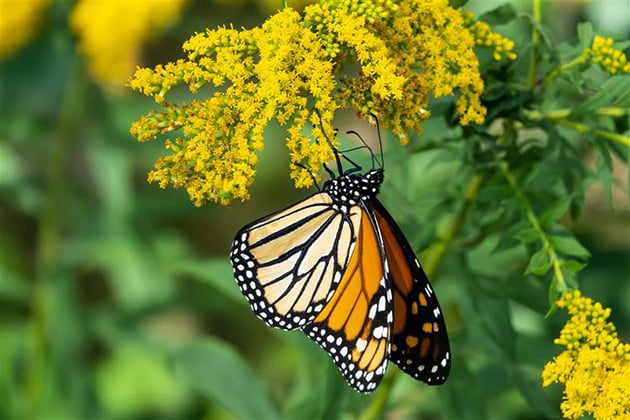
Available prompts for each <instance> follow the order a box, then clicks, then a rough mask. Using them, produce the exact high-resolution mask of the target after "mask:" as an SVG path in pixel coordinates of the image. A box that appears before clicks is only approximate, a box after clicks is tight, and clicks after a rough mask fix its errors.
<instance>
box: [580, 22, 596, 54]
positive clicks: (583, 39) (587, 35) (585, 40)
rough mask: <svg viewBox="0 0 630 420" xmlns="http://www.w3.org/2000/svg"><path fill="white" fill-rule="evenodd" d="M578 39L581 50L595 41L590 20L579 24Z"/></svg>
mask: <svg viewBox="0 0 630 420" xmlns="http://www.w3.org/2000/svg"><path fill="white" fill-rule="evenodd" d="M577 35H578V40H579V41H580V50H584V49H585V48H587V47H589V46H590V45H591V43H592V42H593V26H592V25H591V23H590V22H584V23H580V24H578V27H577Z"/></svg>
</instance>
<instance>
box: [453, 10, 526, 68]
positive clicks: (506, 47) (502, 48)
mask: <svg viewBox="0 0 630 420" xmlns="http://www.w3.org/2000/svg"><path fill="white" fill-rule="evenodd" d="M474 18H475V15H474V14H473V13H472V12H469V11H466V12H464V21H465V22H466V26H467V27H468V29H469V30H470V32H471V33H472V34H473V36H474V37H475V44H476V45H477V46H479V47H486V48H489V49H491V50H492V57H493V58H494V59H495V60H496V61H500V60H503V59H504V58H507V59H509V60H515V59H516V53H514V52H513V51H512V50H513V49H514V41H512V40H511V39H508V38H505V37H503V36H502V35H501V34H498V33H496V32H492V29H490V25H488V24H487V23H486V22H482V21H480V20H477V21H475V20H474Z"/></svg>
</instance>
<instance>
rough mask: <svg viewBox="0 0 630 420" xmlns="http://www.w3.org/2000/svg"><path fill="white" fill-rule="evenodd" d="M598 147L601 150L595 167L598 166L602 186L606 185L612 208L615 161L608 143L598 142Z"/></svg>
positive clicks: (605, 188) (605, 190)
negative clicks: (607, 145)
mask: <svg viewBox="0 0 630 420" xmlns="http://www.w3.org/2000/svg"><path fill="white" fill-rule="evenodd" d="M596 146H597V149H598V150H599V156H598V158H597V161H596V162H595V167H596V168H597V175H598V176H599V179H600V180H601V181H602V186H603V187H604V192H605V193H606V198H607V199H608V205H609V206H610V208H611V209H612V208H613V207H614V203H613V195H612V189H613V162H612V158H611V156H610V152H609V151H608V149H607V147H606V144H605V143H603V142H597V143H596Z"/></svg>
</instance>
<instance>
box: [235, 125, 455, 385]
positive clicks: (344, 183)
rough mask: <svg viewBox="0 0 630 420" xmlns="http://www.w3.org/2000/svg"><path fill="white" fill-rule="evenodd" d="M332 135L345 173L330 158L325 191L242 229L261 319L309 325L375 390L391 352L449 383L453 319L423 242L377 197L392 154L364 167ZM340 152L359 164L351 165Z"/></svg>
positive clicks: (356, 381)
mask: <svg viewBox="0 0 630 420" xmlns="http://www.w3.org/2000/svg"><path fill="white" fill-rule="evenodd" d="M377 127H378V122H377ZM322 132H323V129H322ZM354 134H356V133H354ZM326 140H327V141H328V144H329V145H330V147H331V148H332V149H333V152H334V154H335V160H336V163H337V169H338V174H337V175H335V174H334V173H333V172H332V171H331V170H330V169H329V168H328V167H327V166H326V165H324V168H325V169H326V170H327V171H328V172H329V174H330V175H331V178H330V179H329V180H328V181H326V182H325V184H324V186H323V188H322V189H321V190H319V191H318V192H316V193H314V194H313V195H311V196H310V197H307V198H305V199H304V200H302V201H299V202H297V203H295V204H293V205H291V206H289V207H287V208H285V209H284V210H280V211H278V212H276V213H273V214H271V215H269V216H266V217H263V218H261V219H259V220H256V221H254V222H252V223H250V224H248V225H247V226H245V227H243V228H242V229H241V230H240V231H239V232H238V233H237V234H236V237H235V239H234V242H233V244H232V249H231V252H230V259H231V262H232V269H233V271H234V277H235V278H236V282H237V283H238V286H239V288H240V290H241V292H242V293H243V295H245V297H246V298H247V300H248V301H249V304H250V306H251V308H252V310H253V312H254V313H255V314H256V316H257V317H258V318H260V319H261V320H263V321H264V322H265V323H266V324H267V325H269V326H271V327H275V328H279V329H282V330H293V329H301V330H302V331H303V332H304V333H306V335H307V336H308V337H309V338H310V339H312V340H313V341H315V342H316V343H317V344H318V345H319V346H320V347H322V348H323V349H324V350H325V351H326V352H328V354H329V355H330V357H331V358H332V359H333V361H334V362H335V364H336V365H337V367H338V368H339V370H340V371H341V373H342V374H343V376H344V378H345V379H346V381H347V382H348V384H349V385H350V386H351V387H352V388H354V389H355V390H356V391H359V392H362V393H369V392H372V391H373V390H374V389H375V388H376V387H377V385H378V384H379V383H380V381H381V379H382V378H383V375H384V374H385V370H386V368H387V363H388V360H391V361H393V362H394V363H395V364H397V365H398V367H399V368H400V369H402V370H403V371H404V372H405V373H407V374H408V375H410V376H412V377H413V378H415V379H417V380H421V381H424V382H426V383H427V384H429V385H438V384H441V383H443V382H444V381H445V380H446V378H447V376H448V374H449V371H450V366H451V357H450V349H449V343H448V336H447V333H446V326H445V323H444V318H443V317H442V311H441V310H440V305H439V304H438V301H437V298H436V296H435V293H434V291H433V289H432V288H431V285H430V284H429V281H428V279H427V277H426V275H425V274H424V271H423V270H422V267H421V266H420V263H419V262H418V260H417V258H416V256H415V254H414V252H413V248H412V247H411V245H409V242H408V241H407V239H406V238H405V236H404V235H403V233H402V231H401V230H400V228H399V227H398V225H397V224H396V222H395V221H394V219H393V218H392V216H390V214H389V213H388V212H387V210H385V207H383V205H382V204H381V203H380V201H378V199H377V198H376V195H377V194H378V191H379V187H380V185H381V183H382V182H383V174H384V169H383V166H384V165H383V161H382V159H381V162H380V166H381V167H380V168H377V169H371V170H369V171H367V173H365V174H359V173H357V172H359V171H360V170H361V168H360V167H359V166H358V165H356V164H354V162H352V161H351V160H350V159H349V158H347V157H345V156H343V155H341V152H339V150H337V149H336V148H335V147H334V146H333V145H332V142H331V141H330V139H329V138H328V137H326ZM379 141H380V135H379ZM364 144H365V142H364ZM381 149H382V146H381ZM340 156H342V157H344V159H346V160H348V161H349V162H350V163H352V164H353V165H354V166H355V167H354V168H352V169H349V170H346V171H345V172H344V170H343V167H342V163H341V158H340ZM372 157H373V159H374V154H373V153H372Z"/></svg>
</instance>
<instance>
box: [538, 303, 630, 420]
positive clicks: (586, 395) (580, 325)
mask: <svg viewBox="0 0 630 420" xmlns="http://www.w3.org/2000/svg"><path fill="white" fill-rule="evenodd" d="M557 305H558V307H560V308H566V309H567V310H568V312H569V315H570V316H571V318H570V319H569V321H568V322H567V324H566V325H565V326H564V328H563V329H562V331H561V332H560V337H559V338H557V339H556V340H555V341H554V343H556V344H559V345H561V346H564V347H566V350H565V351H564V352H562V353H561V354H560V355H559V356H557V357H555V358H554V359H553V360H552V361H551V362H549V363H547V364H546V365H545V368H544V370H543V372H542V379H543V386H549V385H551V384H552V383H554V382H558V383H561V384H564V386H565V389H564V398H563V401H562V404H561V406H560V408H561V409H562V414H563V415H564V416H565V417H566V418H572V419H577V418H580V417H582V416H583V415H584V414H585V413H589V414H591V415H592V416H593V417H595V418H596V419H612V418H630V399H629V398H628V395H630V380H628V379H629V378H630V344H627V343H622V342H621V341H619V339H618V338H617V332H616V329H615V326H614V325H613V324H612V323H610V322H607V319H608V317H609V316H610V309H608V308H603V307H602V305H601V304H600V303H599V302H593V301H592V300H591V299H589V298H586V297H583V296H582V295H581V293H580V291H574V292H569V293H566V294H565V295H564V296H563V297H562V298H561V299H560V300H559V301H558V302H557Z"/></svg>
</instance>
